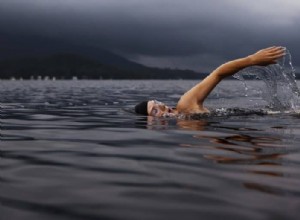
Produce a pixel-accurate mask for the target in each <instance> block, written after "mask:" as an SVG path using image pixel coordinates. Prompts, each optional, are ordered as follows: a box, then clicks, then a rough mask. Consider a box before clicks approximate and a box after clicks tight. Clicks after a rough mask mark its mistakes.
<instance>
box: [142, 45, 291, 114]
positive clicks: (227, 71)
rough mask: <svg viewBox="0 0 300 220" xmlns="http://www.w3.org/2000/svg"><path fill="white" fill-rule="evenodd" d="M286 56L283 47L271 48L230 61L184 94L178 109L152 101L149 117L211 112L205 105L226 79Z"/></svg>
mask: <svg viewBox="0 0 300 220" xmlns="http://www.w3.org/2000/svg"><path fill="white" fill-rule="evenodd" d="M284 55H285V49H284V48H283V47H275V46H274V47H269V48H265V49H262V50H259V51H258V52H256V53H254V54H252V55H249V56H247V57H244V58H240V59H236V60H232V61H229V62H227V63H225V64H223V65H221V66H219V67H218V68H217V69H215V70H214V71H213V72H212V73H211V74H209V75H208V76H207V77H206V78H205V79H203V80H202V81H201V82H200V83H198V84H197V85H195V86H194V87H192V88H191V89H190V90H188V91H187V92H186V93H184V94H183V95H182V96H181V98H180V100H179V101H178V103H177V106H176V109H172V108H170V107H168V106H166V105H165V104H163V103H160V102H157V101H155V100H151V101H149V102H148V115H151V116H158V117H160V116H164V115H166V114H174V115H176V114H186V115H188V114H195V113H205V112H209V111H208V109H207V108H205V107H204V106H203V103H204V101H205V99H206V98H207V96H208V95H209V94H210V93H211V91H212V90H213V89H214V88H215V87H216V86H217V85H218V83H219V82H221V81H222V79H224V78H225V77H228V76H231V75H233V74H235V73H237V72H238V71H240V70H242V69H244V68H246V67H249V66H254V65H257V66H267V65H270V64H275V63H276V60H277V59H279V58H281V57H283V56H284Z"/></svg>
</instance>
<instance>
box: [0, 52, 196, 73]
mask: <svg viewBox="0 0 300 220" xmlns="http://www.w3.org/2000/svg"><path fill="white" fill-rule="evenodd" d="M113 58H114V56H111V59H110V60H109V61H110V62H111V63H112V61H114V60H117V61H118V59H117V58H118V56H116V59H113ZM119 60H120V61H123V60H122V59H119ZM111 63H110V64H107V63H104V62H101V61H98V60H96V59H92V58H88V57H86V56H82V55H78V54H69V53H61V54H54V55H48V56H38V57H27V58H15V59H9V60H2V61H0V79H9V78H12V77H14V78H23V79H30V78H45V77H50V78H51V77H55V78H57V79H71V78H73V77H77V78H78V79H99V78H101V79H182V78H188V79H193V78H198V79H199V78H200V75H201V74H199V73H195V72H193V71H190V70H173V69H159V68H150V67H146V66H143V65H139V64H135V63H131V62H130V61H126V60H125V61H123V63H118V64H117V65H116V64H115V63H112V64H111Z"/></svg>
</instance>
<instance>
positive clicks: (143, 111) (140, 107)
mask: <svg viewBox="0 0 300 220" xmlns="http://www.w3.org/2000/svg"><path fill="white" fill-rule="evenodd" d="M134 110H135V113H137V114H140V115H148V101H143V102H141V103H139V104H137V105H136V106H135V107H134Z"/></svg>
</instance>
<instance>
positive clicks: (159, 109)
mask: <svg viewBox="0 0 300 220" xmlns="http://www.w3.org/2000/svg"><path fill="white" fill-rule="evenodd" d="M147 110H148V115H150V116H156V117H161V116H164V115H166V114H168V113H169V114H170V113H174V112H173V110H172V109H171V108H169V107H168V106H166V105H165V104H164V103H162V102H158V101H156V100H151V101H149V102H148V109H147Z"/></svg>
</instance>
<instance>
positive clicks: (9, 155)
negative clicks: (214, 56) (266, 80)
mask: <svg viewBox="0 0 300 220" xmlns="http://www.w3.org/2000/svg"><path fill="white" fill-rule="evenodd" d="M196 82H197V81H0V102H1V142H0V144H1V146H0V150H1V151H0V156H1V160H0V169H1V172H0V203H1V206H0V219H13V220H14V219H17V220H19V219H22V220H27V219H30V220H32V219H43V220H48V219H49V220H50V219H51V220H52V219H57V220H60V219H74V220H76V219H83V220H89V219H125V220H127V219H128V220H144V219H145V220H148V219H149V220H154V219H155V220H156V219H180V220H181V219H258V220H262V219H299V217H300V136H299V135H300V123H299V122H300V114H299V113H297V112H293V113H278V114H272V115H260V114H255V112H256V110H257V109H258V110H261V109H264V106H265V105H266V103H265V102H264V100H263V99H262V98H261V91H260V90H259V89H258V88H259V86H262V85H261V83H260V82H258V81H253V82H250V83H249V85H248V87H247V91H245V89H244V87H243V84H242V83H241V82H239V81H225V82H222V83H221V85H220V86H219V87H218V88H217V89H216V91H215V92H214V93H213V94H212V95H211V96H210V97H209V100H208V101H207V105H208V106H209V107H210V108H212V109H216V108H219V110H220V111H223V110H224V109H222V107H224V108H228V107H238V108H243V109H246V110H250V114H248V113H247V114H243V113H242V114H228V115H226V114H223V115H222V116H214V117H203V118H201V117H200V118H199V119H197V120H192V119H176V118H155V119H154V118H147V117H144V116H137V115H135V114H132V113H131V112H130V111H128V110H129V109H131V107H132V106H133V105H134V104H136V103H137V102H138V101H141V100H144V99H148V98H156V99H158V100H160V101H165V102H166V103H167V104H169V105H174V104H175V103H176V101H177V100H178V98H179V97H180V95H181V94H182V93H183V92H184V91H185V90H187V89H189V88H190V87H191V86H192V85H194V84H195V83H196ZM252 110H253V112H254V113H253V114H252V113H251V111H252ZM224 111H225V112H226V109H225V110H224Z"/></svg>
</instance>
